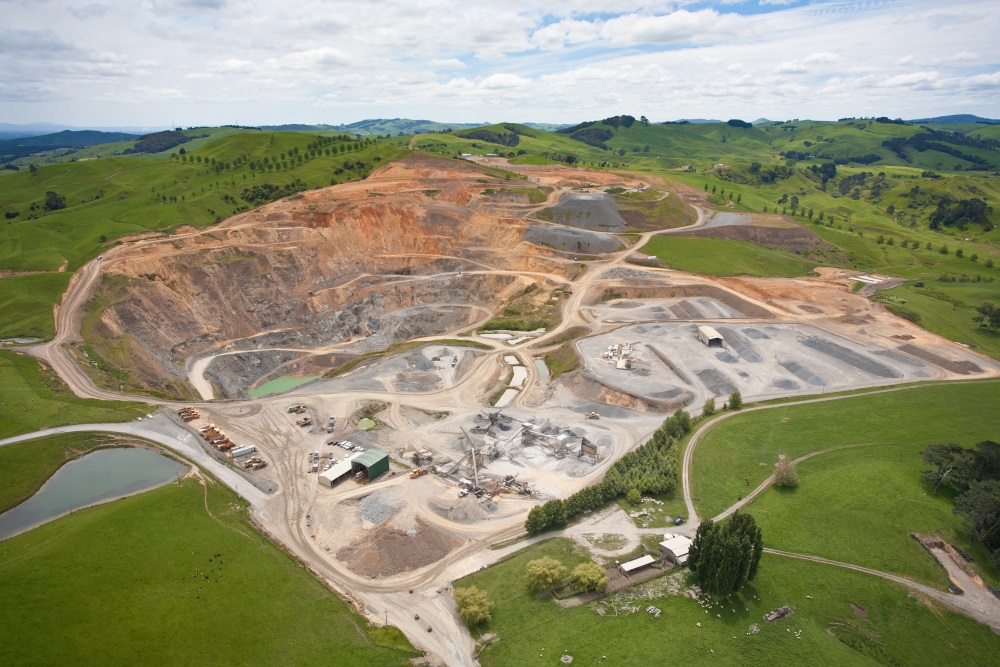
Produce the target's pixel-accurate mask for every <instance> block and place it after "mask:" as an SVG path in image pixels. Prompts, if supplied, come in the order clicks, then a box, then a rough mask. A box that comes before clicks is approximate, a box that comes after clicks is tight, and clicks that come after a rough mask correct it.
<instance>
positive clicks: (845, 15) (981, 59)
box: [0, 0, 1000, 126]
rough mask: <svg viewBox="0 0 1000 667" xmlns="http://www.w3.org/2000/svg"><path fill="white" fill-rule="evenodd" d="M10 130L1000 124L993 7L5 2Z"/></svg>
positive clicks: (0, 94) (2, 84)
mask: <svg viewBox="0 0 1000 667" xmlns="http://www.w3.org/2000/svg"><path fill="white" fill-rule="evenodd" d="M0 16H2V17H3V21H0V26H2V27H0V122H5V123H29V122H45V121H47V122H57V123H66V124H75V125H102V126H114V125H169V124H176V125H185V126H187V125H202V124H206V125H214V124H224V123H241V124H270V123H331V124H337V123H346V122H352V121H355V120H361V119H364V118H376V117H410V118H431V119H435V120H441V121H445V122H481V121H501V120H503V121H538V122H565V123H571V122H578V121H582V120H589V119H594V118H601V117H605V116H608V115H614V114H619V113H629V114H633V115H635V116H639V115H645V116H648V117H649V118H650V119H651V120H654V121H658V120H671V119H676V118H722V119H728V118H733V117H738V118H744V119H747V120H754V119H756V118H760V117H767V118H773V119H785V118H817V119H835V118H838V117H842V116H855V115H869V116H870V115H888V116H893V117H896V116H902V117H906V118H913V117H921V116H931V115H939V114H947V113H976V114H979V115H984V116H991V117H998V116H1000V95H998V91H1000V48H998V47H997V46H996V41H995V40H996V35H998V34H1000V3H997V2H995V1H986V0H955V1H954V2H940V1H927V0H866V1H853V0H831V1H802V0H793V1H792V2H785V1H784V0H752V1H748V2H694V3H689V2H683V1H681V2H640V1H633V0H614V1H612V0H560V1H558V2H529V1H525V0H504V1H498V0H368V1H364V2H360V1H354V2H347V1H340V0H331V1H326V0H301V1H300V2H294V3H289V2H287V0H286V1H282V2H278V1H275V0H243V1H239V2H238V1H236V0H132V1H131V2H100V1H96V2H95V1H90V2H88V1H82V2H72V1H63V0H31V1H27V0H0Z"/></svg>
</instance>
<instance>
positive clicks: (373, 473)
mask: <svg viewBox="0 0 1000 667" xmlns="http://www.w3.org/2000/svg"><path fill="white" fill-rule="evenodd" d="M350 461H351V471H352V472H354V474H355V475H357V473H360V472H363V473H365V475H366V476H367V477H368V480H369V481H371V480H373V479H375V478H377V477H378V476H379V475H381V474H383V473H387V472H389V455H388V454H386V453H385V452H383V451H382V450H381V449H375V448H374V447H373V448H371V449H368V450H366V451H364V452H361V453H360V454H358V455H357V456H355V457H354V458H352V459H351V460H350ZM334 467H336V466H334ZM332 469H333V468H331V470H332Z"/></svg>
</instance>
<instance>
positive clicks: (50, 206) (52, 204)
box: [45, 190, 66, 211]
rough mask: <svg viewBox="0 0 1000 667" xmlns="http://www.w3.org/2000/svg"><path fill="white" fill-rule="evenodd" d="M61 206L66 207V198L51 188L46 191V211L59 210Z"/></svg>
mask: <svg viewBox="0 0 1000 667" xmlns="http://www.w3.org/2000/svg"><path fill="white" fill-rule="evenodd" d="M61 208H66V199H65V198H63V197H60V196H59V195H58V194H56V193H55V192H52V191H51V190H49V191H48V192H46V193H45V210H46V211H58V210H59V209H61Z"/></svg>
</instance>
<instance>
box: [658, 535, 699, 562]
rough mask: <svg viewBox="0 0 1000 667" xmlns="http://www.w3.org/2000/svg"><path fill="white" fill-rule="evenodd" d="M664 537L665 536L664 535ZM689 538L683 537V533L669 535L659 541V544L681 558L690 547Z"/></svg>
mask: <svg viewBox="0 0 1000 667" xmlns="http://www.w3.org/2000/svg"><path fill="white" fill-rule="evenodd" d="M664 537H667V536H666V535H664ZM691 542H692V540H691V539H690V538H687V537H684V536H683V535H670V536H669V537H667V539H665V540H663V541H662V542H660V546H661V547H662V548H664V549H669V550H670V553H672V554H673V555H675V556H677V557H678V558H683V557H684V556H687V554H688V551H690V549H691Z"/></svg>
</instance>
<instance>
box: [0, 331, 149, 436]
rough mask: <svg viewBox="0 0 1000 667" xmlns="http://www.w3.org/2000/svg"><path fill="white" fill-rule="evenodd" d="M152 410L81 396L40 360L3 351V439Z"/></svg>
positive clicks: (0, 386) (0, 433)
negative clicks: (40, 430)
mask: <svg viewBox="0 0 1000 667" xmlns="http://www.w3.org/2000/svg"><path fill="white" fill-rule="evenodd" d="M151 409H152V408H151V406H149V405H146V404H145V403H131V402H115V401H95V400H91V399H84V398H78V397H77V396H76V395H75V394H73V393H72V392H71V391H70V390H69V389H68V388H67V387H66V385H65V384H63V382H62V380H60V379H59V377H58V376H56V374H55V373H53V372H52V371H51V370H49V369H48V368H45V369H43V368H42V365H41V364H40V363H39V362H38V361H37V360H35V359H32V358H31V357H27V356H24V355H20V354H15V353H13V352H9V351H6V350H0V438H9V437H10V436H12V435H20V434H21V433H30V432H31V431H36V430H38V429H40V428H48V427H52V426H62V425H65V424H87V423H98V422H123V421H129V420H130V419H134V418H136V417H138V416H140V415H144V414H146V413H147V412H149V411H150V410H151Z"/></svg>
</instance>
